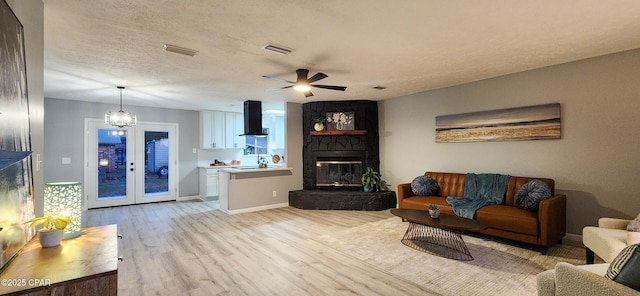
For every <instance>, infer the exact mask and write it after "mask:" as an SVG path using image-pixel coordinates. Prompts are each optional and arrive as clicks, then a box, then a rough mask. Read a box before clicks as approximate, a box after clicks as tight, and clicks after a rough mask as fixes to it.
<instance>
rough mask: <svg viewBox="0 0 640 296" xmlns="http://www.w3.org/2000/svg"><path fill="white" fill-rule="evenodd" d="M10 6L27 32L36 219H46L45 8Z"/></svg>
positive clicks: (36, 0) (36, 1)
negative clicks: (43, 160) (42, 159)
mask: <svg viewBox="0 0 640 296" xmlns="http://www.w3.org/2000/svg"><path fill="white" fill-rule="evenodd" d="M7 4H9V7H11V10H13V13H15V15H16V16H17V17H18V20H20V23H22V26H23V28H24V43H25V58H26V62H27V92H28V96H29V124H30V130H31V150H32V151H33V156H32V164H33V183H34V192H33V194H34V196H35V202H36V215H38V216H41V215H42V207H43V204H44V198H43V197H44V194H43V192H44V181H43V179H44V171H43V170H42V169H41V168H40V167H39V166H38V164H37V163H36V160H37V157H38V156H42V155H43V154H44V90H43V87H44V6H43V4H42V0H20V1H18V0H7Z"/></svg>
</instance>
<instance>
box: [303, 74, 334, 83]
mask: <svg viewBox="0 0 640 296" xmlns="http://www.w3.org/2000/svg"><path fill="white" fill-rule="evenodd" d="M327 77H329V76H327V74H324V73H322V72H318V73H316V75H313V76H311V77H309V79H307V82H309V83H313V82H316V81H318V80H320V79H325V78H327Z"/></svg>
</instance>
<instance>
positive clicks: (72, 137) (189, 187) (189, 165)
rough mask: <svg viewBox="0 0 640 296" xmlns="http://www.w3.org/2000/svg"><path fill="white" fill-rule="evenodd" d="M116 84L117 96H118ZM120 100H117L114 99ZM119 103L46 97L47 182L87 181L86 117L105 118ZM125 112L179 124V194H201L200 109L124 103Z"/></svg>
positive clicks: (45, 168)
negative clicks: (66, 161) (67, 160)
mask: <svg viewBox="0 0 640 296" xmlns="http://www.w3.org/2000/svg"><path fill="white" fill-rule="evenodd" d="M117 95H118V93H117V90H116V89H115V87H114V98H117ZM114 101H117V100H114ZM118 109H119V106H118V105H111V104H97V103H89V102H80V101H72V100H60V99H50V98H46V99H45V100H44V110H45V116H44V124H45V128H44V133H45V134H44V135H45V136H44V142H45V143H46V149H45V152H44V171H45V175H44V182H57V181H76V182H83V180H84V175H83V174H84V166H83V165H82V164H83V158H84V120H85V118H92V119H102V120H103V119H104V113H105V112H107V111H114V110H118ZM124 109H125V111H127V112H131V113H133V114H135V115H136V116H137V117H138V121H139V122H141V121H144V122H162V123H177V124H179V130H178V134H179V139H180V143H179V144H178V145H179V147H178V163H179V165H180V168H179V180H178V186H179V192H178V196H179V197H190V196H195V195H198V190H199V188H198V168H197V166H198V159H197V154H196V153H193V149H194V148H197V147H198V143H199V137H200V136H199V134H200V125H199V124H200V123H199V119H198V118H199V117H198V112H197V111H186V110H172V109H161V108H150V107H136V106H125V108H124ZM62 157H71V164H70V165H63V164H62Z"/></svg>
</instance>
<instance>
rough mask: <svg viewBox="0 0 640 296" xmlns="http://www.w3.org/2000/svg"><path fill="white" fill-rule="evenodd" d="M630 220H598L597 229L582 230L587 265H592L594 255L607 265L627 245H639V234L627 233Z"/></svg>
mask: <svg viewBox="0 0 640 296" xmlns="http://www.w3.org/2000/svg"><path fill="white" fill-rule="evenodd" d="M630 221H631V220H626V219H616V218H600V219H599V220H598V227H595V226H587V227H585V228H583V229H582V243H583V244H584V246H585V248H586V257H587V258H586V261H587V264H593V262H594V254H595V255H598V257H600V258H602V260H604V261H605V262H607V263H610V262H611V261H613V259H614V258H616V256H617V255H618V254H619V253H620V251H622V250H623V249H624V248H626V247H627V246H629V245H633V244H637V243H640V232H632V231H627V225H628V224H629V222H630Z"/></svg>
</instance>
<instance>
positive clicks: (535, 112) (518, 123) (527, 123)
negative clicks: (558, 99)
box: [436, 103, 560, 143]
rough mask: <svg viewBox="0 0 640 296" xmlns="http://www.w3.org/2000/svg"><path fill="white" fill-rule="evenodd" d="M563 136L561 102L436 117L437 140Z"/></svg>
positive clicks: (498, 139) (462, 140)
mask: <svg viewBox="0 0 640 296" xmlns="http://www.w3.org/2000/svg"><path fill="white" fill-rule="evenodd" d="M548 139H560V103H552V104H545V105H536V106H527V107H517V108H509V109H499V110H491V111H480V112H472V113H462V114H453V115H443V116H436V143H455V142H485V141H523V140H548Z"/></svg>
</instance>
